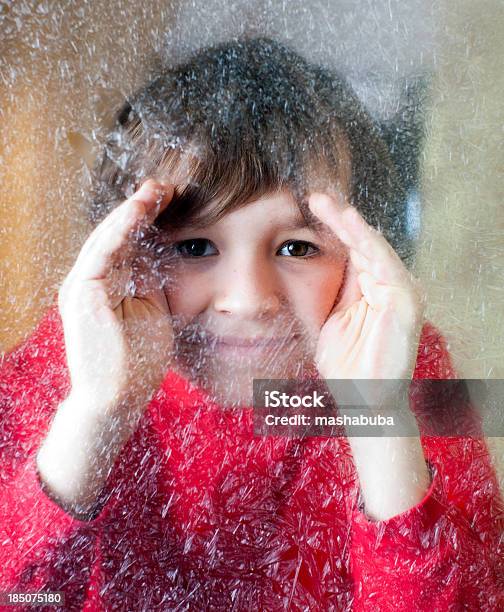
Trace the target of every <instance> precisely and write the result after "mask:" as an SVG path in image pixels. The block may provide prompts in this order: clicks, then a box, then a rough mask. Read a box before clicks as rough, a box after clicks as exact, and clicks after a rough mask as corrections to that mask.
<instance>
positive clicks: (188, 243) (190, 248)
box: [174, 238, 217, 257]
mask: <svg viewBox="0 0 504 612" xmlns="http://www.w3.org/2000/svg"><path fill="white" fill-rule="evenodd" d="M174 246H175V249H176V250H177V251H178V252H179V253H180V254H181V255H182V256H183V257H208V256H210V255H215V254H216V253H217V249H215V248H214V247H213V245H212V243H211V242H210V240H207V239H206V238H191V239H189V240H181V241H180V242H177V243H176V244H175V245H174ZM209 246H210V249H212V248H213V249H214V251H213V252H212V251H211V250H210V251H209V249H208V248H207V247H209Z"/></svg>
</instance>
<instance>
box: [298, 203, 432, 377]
mask: <svg viewBox="0 0 504 612" xmlns="http://www.w3.org/2000/svg"><path fill="white" fill-rule="evenodd" d="M309 203H310V209H311V210H312V212H313V213H314V214H315V215H316V216H317V217H319V219H320V220H321V221H322V222H323V223H325V224H326V225H327V226H329V228H330V229H331V230H332V231H333V232H334V234H335V235H336V236H337V237H338V238H339V239H340V240H341V241H342V242H343V243H344V244H345V245H346V246H347V247H348V249H349V256H350V257H349V260H348V261H347V269H346V274H345V280H344V285H343V287H342V289H341V290H340V293H339V295H338V299H337V302H336V303H335V305H334V307H333V310H332V312H331V313H330V314H329V316H328V318H327V320H326V321H325V323H324V325H323V326H322V329H321V331H320V336H319V340H318V345H317V350H316V358H315V361H316V365H317V368H318V370H319V373H320V374H321V375H322V376H323V377H324V378H326V379H329V378H334V379H338V378H345V379H349V378H352V379H373V378H374V379H400V378H407V379H410V378H411V377H412V374H413V371H414V368H415V362H416V356H417V351H418V343H419V337H420V332H421V328H422V322H423V312H424V299H423V294H422V291H421V289H420V286H419V283H418V281H417V280H416V279H415V278H414V277H413V276H412V275H411V273H410V272H409V271H408V270H407V268H406V267H405V266H404V264H403V262H402V261H401V259H400V258H399V256H398V255H397V253H396V252H395V251H394V250H393V248H392V247H391V246H390V244H389V243H388V242H387V241H386V240H385V238H384V237H383V235H382V234H381V233H380V232H378V231H377V230H375V229H374V228H372V227H371V226H370V225H368V223H366V221H365V220H364V219H363V218H362V216H361V215H360V214H359V213H358V211H357V209H356V208H355V207H353V206H349V205H347V204H346V203H343V199H340V200H337V199H336V197H333V196H329V195H326V194H321V193H314V194H312V195H311V196H310V199H309ZM336 236H335V239H336Z"/></svg>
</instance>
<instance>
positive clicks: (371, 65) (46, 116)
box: [0, 0, 504, 483]
mask: <svg viewBox="0 0 504 612" xmlns="http://www.w3.org/2000/svg"><path fill="white" fill-rule="evenodd" d="M503 13H504V5H503V3H502V2H501V1H500V0H480V1H479V2H473V1H471V0H436V1H434V0H402V1H398V0H325V1H322V0H311V1H310V2H306V1H301V0H291V1H290V2H285V1H280V0H271V1H270V2H267V1H262V0H235V1H234V2H233V3H222V2H217V1H216V0H205V1H204V0H191V2H187V1H185V0H180V1H176V0H172V1H169V0H168V1H162V0H143V1H142V2H136V1H134V0H107V1H105V0H101V1H100V0H92V1H84V0H60V1H59V2H44V1H40V2H39V1H36V0H26V1H19V2H18V1H9V0H7V1H5V0H0V58H1V59H0V121H1V130H2V131H1V137H0V181H1V188H2V197H1V199H0V286H1V288H2V291H1V293H0V356H1V352H3V351H7V350H10V349H11V348H13V347H14V346H15V345H16V344H17V343H19V342H21V341H22V340H23V339H24V338H26V337H27V336H28V335H29V333H30V331H31V330H32V329H33V327H34V325H35V324H36V323H37V321H38V319H39V318H40V317H41V315H42V314H43V312H44V310H45V309H46V308H47V307H48V306H49V305H50V304H51V303H52V300H53V298H54V295H55V293H56V292H57V289H58V287H59V285H60V283H61V281H62V280H63V278H64V277H65V275H66V274H67V273H68V271H69V269H70V268H71V266H72V265H73V263H74V261H75V259H76V257H77V254H78V252H79V250H80V248H81V246H82V244H83V242H84V241H85V239H86V237H87V235H88V234H89V232H90V229H91V228H90V227H89V226H88V224H87V222H86V219H85V211H84V206H85V203H86V195H85V194H86V190H87V188H88V187H89V172H88V168H89V167H90V165H91V164H92V161H93V157H94V155H96V153H97V151H98V149H99V145H100V143H101V142H102V140H103V136H104V130H105V128H106V127H107V125H108V123H109V122H110V119H111V109H113V108H115V107H116V106H117V104H119V103H120V102H121V100H122V99H123V98H124V97H126V96H127V95H128V94H130V93H131V92H132V91H133V90H134V89H136V88H137V87H138V86H140V85H141V84H142V83H144V82H145V81H147V80H149V79H150V78H151V77H152V76H153V75H154V74H155V71H156V67H157V66H158V65H159V64H160V63H163V62H170V61H175V60H177V59H178V58H180V57H182V56H184V55H186V54H187V53H188V52H190V51H191V50H193V49H196V48H198V47H200V46H204V45H207V44H211V43H214V42H218V41H222V40H225V39H227V38H229V37H231V36H234V35H239V34H243V33H250V34H262V35H269V36H273V37H277V38H278V39H280V40H282V41H285V42H288V43H289V44H290V45H292V46H293V47H294V48H296V50H298V51H299V52H301V53H303V54H304V55H305V56H306V57H307V58H308V59H310V60H313V61H317V62H320V63H322V64H326V65H328V66H331V67H335V68H336V69H338V70H339V71H340V72H342V73H343V74H344V75H345V76H347V77H348V79H349V80H350V81H351V83H352V85H353V86H354V88H355V89H356V91H357V93H358V94H359V96H360V97H361V98H362V99H363V101H364V102H365V103H366V105H367V107H368V108H369V110H370V111H371V113H372V114H373V115H374V117H375V118H376V119H377V120H378V121H379V122H380V125H381V128H382V131H383V135H384V136H385V138H386V139H387V142H388V143H389V146H390V150H391V152H392V154H393V157H394V159H395V161H396V163H397V165H398V167H399V168H400V171H401V173H402V177H403V180H404V182H405V185H406V186H407V188H408V199H407V202H406V206H405V214H406V215H407V217H408V228H409V239H410V240H412V241H413V242H414V244H415V246H416V260H415V264H414V266H415V272H416V274H417V276H419V277H420V278H421V279H422V281H423V283H424V286H425V287H426V289H427V291H428V294H429V305H428V310H427V317H428V318H429V319H430V320H431V321H432V322H433V323H434V324H435V325H436V326H438V327H439V329H440V330H441V331H442V333H443V335H444V336H445V338H446V339H447V341H448V344H449V350H450V352H451V355H452V358H453V361H454V365H455V367H456V369H457V371H458V373H459V375H460V376H461V377H465V378H485V379H488V378H490V379H491V378H504V320H503V312H504V309H503V307H502V305H503V300H502V296H503V291H504V282H503V281H504V262H503V256H502V255H503V250H504V231H503V230H504V215H503V214H502V212H501V211H502V176H501V170H502V167H503V161H504V159H503V149H502V146H503V145H502V142H503V139H502V126H503V122H502V115H501V99H502V96H503V94H504V76H503V71H502V62H501V58H502V56H503V51H504V36H503V25H504V19H503ZM499 401H502V400H501V398H499ZM489 446H490V447H491V451H492V453H493V456H494V459H495V463H496V467H497V469H498V472H499V475H500V478H501V483H503V482H504V444H503V440H502V439H500V438H495V437H493V438H489Z"/></svg>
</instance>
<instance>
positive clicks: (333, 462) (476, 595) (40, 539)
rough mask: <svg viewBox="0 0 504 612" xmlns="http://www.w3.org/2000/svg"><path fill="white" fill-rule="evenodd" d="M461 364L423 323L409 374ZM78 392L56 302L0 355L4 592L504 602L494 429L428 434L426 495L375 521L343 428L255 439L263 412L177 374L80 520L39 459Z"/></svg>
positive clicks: (98, 605)
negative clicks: (488, 433)
mask: <svg viewBox="0 0 504 612" xmlns="http://www.w3.org/2000/svg"><path fill="white" fill-rule="evenodd" d="M453 376H454V374H453V370H452V368H451V365H450V361H449V357H448V353H447V350H446V344H445V342H444V340H443V338H442V337H441V335H440V334H439V332H438V331H437V330H436V329H435V328H434V326H432V325H431V324H430V323H426V325H425V326H424V329H423V332H422V337H421V343H420V347H419V351H418V358H417V366H416V370H415V375H414V377H415V378H452V377H453ZM68 391H69V377H68V370H67V365H66V359H65V350H64V341H63V331H62V325H61V319H60V316H59V313H58V310H57V307H56V302H55V303H54V304H53V305H52V306H51V307H50V308H49V309H48V311H47V313H46V314H45V316H44V317H43V318H42V319H41V321H40V323H39V324H38V326H37V327H36V329H35V330H34V331H33V333H32V334H31V336H30V337H29V338H28V340H26V341H25V342H23V343H21V344H19V345H18V346H17V347H16V348H15V349H14V350H12V351H11V352H10V353H8V354H7V355H6V356H5V358H4V360H3V363H1V362H0V413H1V421H0V459H1V472H0V474H1V478H0V591H9V592H12V591H23V592H33V591H35V590H44V591H64V593H65V597H66V606H65V609H68V610H81V609H83V610H87V611H89V610H128V611H130V610H131V611H137V610H148V611H151V610H155V609H156V610H175V609H176V610H191V611H192V610H240V611H241V610H247V611H248V610H268V611H270V610H271V611H273V610H321V611H322V610H323V611H326V610H336V611H340V610H373V611H374V610H393V611H394V612H397V611H398V610H408V611H410V610H413V609H414V610H428V611H429V612H433V611H436V612H440V611H443V610H457V611H458V610H462V609H464V610H466V609H467V610H492V611H493V610H499V609H504V596H503V591H504V589H503V584H504V567H503V559H504V555H503V548H502V544H500V541H501V540H502V534H503V532H504V529H503V526H504V504H503V501H502V498H501V496H500V493H499V488H498V484H497V481H496V477H495V473H494V471H493V468H492V465H491V461H490V458H489V455H488V451H487V447H486V445H485V442H484V441H483V439H482V438H462V437H459V438H455V437H452V438H441V437H427V436H422V444H423V447H424V451H425V454H426V458H427V460H428V461H429V463H430V467H431V470H432V476H433V480H432V484H431V486H430V488H429V490H428V491H427V493H426V494H425V497H424V498H423V500H422V501H421V502H420V503H419V504H418V505H416V506H415V507H413V508H411V509H409V510H407V511H405V512H403V513H401V514H399V515H396V516H394V517H392V518H390V519H388V520H384V521H373V520H370V519H369V518H367V517H366V515H365V512H364V510H363V508H362V506H360V504H359V487H358V480H357V477H356V472H355V468H354V465H353V462H352V459H351V454H350V451H349V447H348V442H347V441H346V439H345V438H337V437H333V438H321V437H318V438H304V439H288V438H280V437H278V438H274V437H265V438H259V437H254V436H253V433H252V414H251V412H252V411H251V409H248V408H244V409H243V410H240V411H238V412H229V411H228V412H226V411H222V410H220V409H219V406H217V405H214V404H212V403H209V402H208V401H207V400H206V397H205V395H204V393H203V392H202V391H201V390H200V389H198V388H194V387H192V386H191V385H189V384H188V381H186V380H185V379H183V378H181V377H179V376H178V375H176V374H175V373H174V372H168V373H167V376H166V378H165V380H164V382H163V384H162V385H161V387H160V389H159V390H158V392H157V393H156V395H155V396H154V397H153V399H152V401H151V402H150V404H149V406H148V407H147V409H146V412H145V414H144V416H143V417H142V420H141V422H140V425H139V427H138V428H137V430H136V432H135V433H134V435H133V436H132V437H131V438H130V440H129V441H128V443H127V444H126V445H125V447H124V448H123V450H122V451H121V453H120V455H119V457H118V459H117V462H116V464H115V466H114V472H113V474H112V475H111V477H110V479H109V481H108V483H107V489H106V491H105V496H104V498H103V500H104V501H103V505H102V507H101V510H100V511H99V513H98V514H97V516H95V518H94V519H93V520H91V521H88V522H85V521H79V520H77V519H74V518H72V517H71V516H69V515H68V514H67V513H65V512H64V511H63V510H62V509H61V508H60V507H59V506H58V505H57V504H56V503H55V502H54V501H53V500H52V499H50V498H49V496H48V495H47V494H46V493H45V492H44V491H43V490H42V488H41V486H40V481H39V479H38V474H37V471H36V465H35V454H36V451H37V450H38V447H39V445H40V444H41V441H42V440H43V438H44V436H45V435H46V433H47V431H48V428H49V425H50V422H51V417H52V416H53V414H54V412H55V411H56V409H57V406H58V403H59V402H60V401H61V400H62V399H64V398H65V397H66V395H67V393H68ZM9 609H10V608H9ZM48 609H49V608H48ZM50 609H53V608H50Z"/></svg>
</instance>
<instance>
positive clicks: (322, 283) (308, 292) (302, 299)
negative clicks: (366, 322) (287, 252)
mask: <svg viewBox="0 0 504 612" xmlns="http://www.w3.org/2000/svg"><path fill="white" fill-rule="evenodd" d="M343 277H344V265H340V266H338V267H336V268H335V267H334V266H323V267H322V266H321V268H320V269H318V270H313V271H312V273H311V275H310V276H309V277H308V278H305V279H304V281H305V282H300V283H299V286H298V287H297V290H296V297H295V305H296V306H295V308H296V316H297V317H298V319H299V320H300V321H301V322H302V323H303V325H304V327H305V329H306V331H307V333H308V336H309V337H310V338H311V339H312V340H315V341H316V340H317V339H318V336H319V334H320V330H321V328H322V326H323V325H324V323H325V322H326V320H327V318H328V316H329V314H330V313H331V311H332V309H333V306H334V304H335V302H336V298H337V296H338V293H339V290H340V288H341V286H342V283H343ZM300 280H303V279H300Z"/></svg>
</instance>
